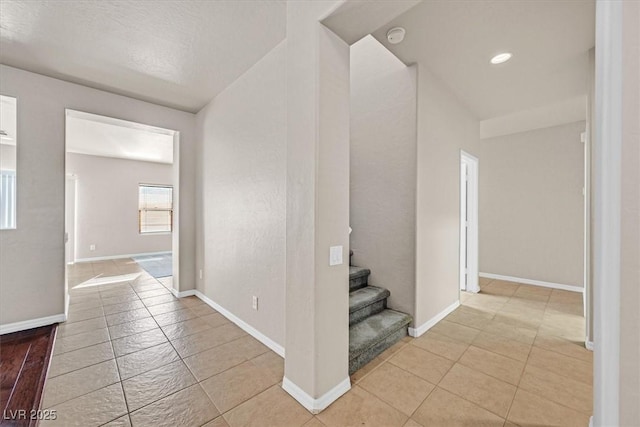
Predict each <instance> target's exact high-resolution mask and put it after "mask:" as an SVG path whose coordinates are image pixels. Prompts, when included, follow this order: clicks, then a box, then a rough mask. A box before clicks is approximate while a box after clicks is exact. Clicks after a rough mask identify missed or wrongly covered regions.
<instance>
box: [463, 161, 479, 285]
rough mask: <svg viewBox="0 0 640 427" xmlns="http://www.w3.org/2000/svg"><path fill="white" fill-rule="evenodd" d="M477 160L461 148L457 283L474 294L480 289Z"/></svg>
mask: <svg viewBox="0 0 640 427" xmlns="http://www.w3.org/2000/svg"><path fill="white" fill-rule="evenodd" d="M479 162H480V161H479V160H478V158H477V157H475V156H473V155H471V154H469V153H467V152H466V151H464V150H460V235H459V236H460V245H459V248H460V262H459V284H460V290H462V291H467V292H473V293H478V292H480V285H479V283H478V270H479V268H478V169H479ZM465 217H466V224H465ZM465 229H466V230H465ZM465 231H466V238H465Z"/></svg>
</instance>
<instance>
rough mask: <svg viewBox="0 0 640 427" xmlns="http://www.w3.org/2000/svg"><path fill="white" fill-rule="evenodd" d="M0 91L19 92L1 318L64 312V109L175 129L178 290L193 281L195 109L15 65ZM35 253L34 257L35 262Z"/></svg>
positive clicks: (0, 81) (0, 321)
mask: <svg viewBox="0 0 640 427" xmlns="http://www.w3.org/2000/svg"><path fill="white" fill-rule="evenodd" d="M0 92H1V93H2V94H3V95H8V96H14V97H16V98H17V99H18V131H17V132H18V137H19V139H20V141H19V142H18V144H20V147H19V148H18V168H17V174H18V177H19V178H18V181H17V182H18V190H17V196H18V198H17V223H18V228H17V230H3V231H0V247H1V248H2V250H1V251H0V282H1V283H2V286H1V287H0V325H6V324H10V323H14V322H20V321H27V320H32V319H38V318H43V317H48V316H55V315H62V314H63V313H64V310H65V307H64V287H65V284H64V264H65V247H64V205H65V200H64V191H65V130H64V129H65V109H66V108H70V109H74V110H79V111H86V112H90V113H94V114H100V115H104V116H108V117H114V118H118V119H123V120H129V121H133V122H138V123H143V124H148V125H151V126H157V127H162V128H167V129H173V130H177V131H179V132H180V153H179V159H180V160H179V161H180V188H179V190H180V199H179V203H180V206H179V208H180V218H179V222H178V224H177V227H178V229H179V238H180V266H181V269H180V273H179V284H180V290H186V289H189V288H190V287H192V286H193V284H194V258H195V254H194V252H195V204H194V198H195V158H196V157H195V155H196V153H195V150H194V149H193V146H194V144H195V137H194V124H195V116H194V115H193V114H191V113H186V112H183V111H178V110H174V109H171V108H167V107H161V106H158V105H154V104H150V103H148V102H143V101H138V100H135V99H132V98H128V97H126V96H121V95H114V94H112V93H108V92H104V91H101V90H97V89H92V88H89V87H86V86H81V85H77V84H73V83H68V82H64V81H62V80H58V79H54V78H50V77H45V76H42V75H40V74H35V73H31V72H28V71H23V70H20V69H17V68H13V67H8V66H5V65H2V66H0ZM33 260H37V261H38V266H37V268H33Z"/></svg>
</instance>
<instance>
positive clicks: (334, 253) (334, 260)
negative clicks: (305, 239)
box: [329, 246, 342, 266]
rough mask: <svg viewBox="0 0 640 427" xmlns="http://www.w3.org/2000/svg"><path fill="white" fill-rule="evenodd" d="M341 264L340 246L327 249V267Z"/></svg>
mask: <svg viewBox="0 0 640 427" xmlns="http://www.w3.org/2000/svg"><path fill="white" fill-rule="evenodd" d="M341 264H342V246H331V247H330V248H329V265H330V266H332V265H341Z"/></svg>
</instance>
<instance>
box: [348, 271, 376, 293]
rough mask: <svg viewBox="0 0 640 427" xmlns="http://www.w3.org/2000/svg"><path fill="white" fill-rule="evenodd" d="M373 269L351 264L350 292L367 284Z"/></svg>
mask: <svg viewBox="0 0 640 427" xmlns="http://www.w3.org/2000/svg"><path fill="white" fill-rule="evenodd" d="M369 274H371V270H369V269H368V268H362V267H355V266H353V265H350V266H349V292H351V291H355V290H356V289H360V288H364V287H365V286H367V283H368V280H369Z"/></svg>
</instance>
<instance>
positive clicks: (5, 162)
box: [0, 144, 16, 171]
mask: <svg viewBox="0 0 640 427" xmlns="http://www.w3.org/2000/svg"><path fill="white" fill-rule="evenodd" d="M0 169H2V170H3V171H5V170H8V171H13V170H16V145H9V144H0Z"/></svg>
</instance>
